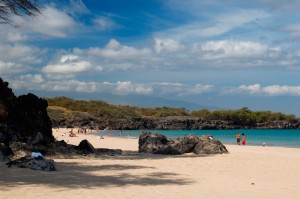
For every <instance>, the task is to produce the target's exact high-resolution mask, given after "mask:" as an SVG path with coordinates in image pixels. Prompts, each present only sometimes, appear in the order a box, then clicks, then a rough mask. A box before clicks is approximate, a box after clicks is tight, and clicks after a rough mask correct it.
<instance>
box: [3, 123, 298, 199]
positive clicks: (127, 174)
mask: <svg viewBox="0 0 300 199" xmlns="http://www.w3.org/2000/svg"><path fill="white" fill-rule="evenodd" d="M64 133H65V130H63V129H60V130H58V131H56V129H53V134H54V136H55V137H57V138H58V140H62V139H63V140H66V141H68V143H69V144H74V145H78V143H79V142H80V141H81V140H83V139H87V140H88V141H89V142H90V143H91V144H92V145H93V146H94V147H95V148H110V149H122V150H123V151H124V154H123V155H120V156H103V157H102V156H101V157H97V158H86V157H83V158H78V159H54V160H55V162H56V164H57V169H58V171H57V172H50V173H47V172H41V171H33V170H29V169H20V168H6V166H5V165H4V163H0V171H1V178H0V183H1V185H0V186H1V196H2V197H3V198H21V197H22V198H34V197H39V198H45V199H50V198H53V196H54V197H55V198H58V199H62V198H65V197H69V198H75V199H76V198H96V197H101V198H141V199H146V198H175V199H176V198H178V199H179V198H241V197H242V198H246V199H250V198H278V199H279V198H297V197H298V196H299V194H300V185H299V183H298V179H299V178H300V167H299V165H300V149H299V148H285V147H274V146H272V147H268V146H266V147H262V146H248V145H246V146H238V145H225V146H226V147H227V149H228V150H229V154H222V155H213V156H196V155H194V154H184V155H179V156H169V155H152V154H138V153H137V147H138V139H131V138H119V137H111V136H104V139H98V138H97V135H94V134H89V133H87V135H84V134H79V135H78V136H77V137H68V136H65V135H64V136H62V135H63V134H64ZM46 158H47V157H46Z"/></svg>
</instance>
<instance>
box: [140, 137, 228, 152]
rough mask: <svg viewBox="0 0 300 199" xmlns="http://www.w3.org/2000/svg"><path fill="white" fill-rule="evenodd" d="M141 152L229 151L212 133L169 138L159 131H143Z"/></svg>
mask: <svg viewBox="0 0 300 199" xmlns="http://www.w3.org/2000/svg"><path fill="white" fill-rule="evenodd" d="M139 152H140V153H153V154H166V155H167V154H168V155H179V154H184V153H195V154H197V155H207V154H222V153H228V150H227V149H226V147H225V146H224V145H223V144H222V143H221V142H220V141H219V140H217V139H214V138H213V137H212V136H210V135H203V136H200V137H198V136H196V135H194V134H190V135H187V136H183V137H178V138H176V139H167V138H166V136H164V135H162V134H159V133H147V132H143V133H141V135H140V137H139Z"/></svg>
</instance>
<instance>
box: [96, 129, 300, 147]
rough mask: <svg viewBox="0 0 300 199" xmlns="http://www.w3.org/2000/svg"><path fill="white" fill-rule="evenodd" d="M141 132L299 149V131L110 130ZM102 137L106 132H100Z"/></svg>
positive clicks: (114, 133) (130, 133) (128, 133)
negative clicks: (241, 138)
mask: <svg viewBox="0 0 300 199" xmlns="http://www.w3.org/2000/svg"><path fill="white" fill-rule="evenodd" d="M142 131H145V132H152V133H154V132H156V133H161V134H164V135H165V136H166V137H167V138H176V137H180V136H185V135H188V134H192V133H193V134H196V135H198V136H200V135H212V136H213V137H214V138H216V139H218V140H220V141H221V142H222V143H223V144H236V137H235V136H236V133H237V132H239V133H240V134H242V133H244V134H245V135H246V137H247V145H254V146H261V145H262V144H263V143H265V145H266V146H281V147H293V148H295V147H296V148H300V130H281V129H280V130H277V129H276V130H274V129H272V130H270V129H268V130H262V129H251V130H245V129H237V130H122V131H120V130H110V131H108V132H109V133H110V134H111V136H121V137H128V136H130V137H131V138H138V137H139V135H140V133H141V132H142ZM101 134H102V135H105V134H107V132H101Z"/></svg>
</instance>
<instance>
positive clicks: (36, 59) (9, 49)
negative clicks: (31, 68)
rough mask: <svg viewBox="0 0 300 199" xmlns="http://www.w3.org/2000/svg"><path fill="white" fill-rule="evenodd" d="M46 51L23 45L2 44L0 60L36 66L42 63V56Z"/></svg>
mask: <svg viewBox="0 0 300 199" xmlns="http://www.w3.org/2000/svg"><path fill="white" fill-rule="evenodd" d="M45 52H46V51H45V50H42V49H39V48H37V47H34V46H28V45H23V44H18V43H17V44H1V43H0V59H1V60H2V61H6V62H14V63H20V64H21V63H22V64H28V63H30V64H36V63H40V62H41V58H40V56H41V55H43V53H45Z"/></svg>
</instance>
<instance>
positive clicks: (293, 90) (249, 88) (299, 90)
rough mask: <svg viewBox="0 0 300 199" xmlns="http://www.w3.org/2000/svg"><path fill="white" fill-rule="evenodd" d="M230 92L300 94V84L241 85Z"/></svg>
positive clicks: (274, 94) (269, 94) (277, 94)
mask: <svg viewBox="0 0 300 199" xmlns="http://www.w3.org/2000/svg"><path fill="white" fill-rule="evenodd" d="M230 92H231V93H235V92H242V93H243V92H245V93H249V94H255V95H268V96H300V86H287V85H282V86H281V85H270V86H264V87H263V86H261V85H260V84H253V85H241V86H240V87H238V88H237V89H230Z"/></svg>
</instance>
